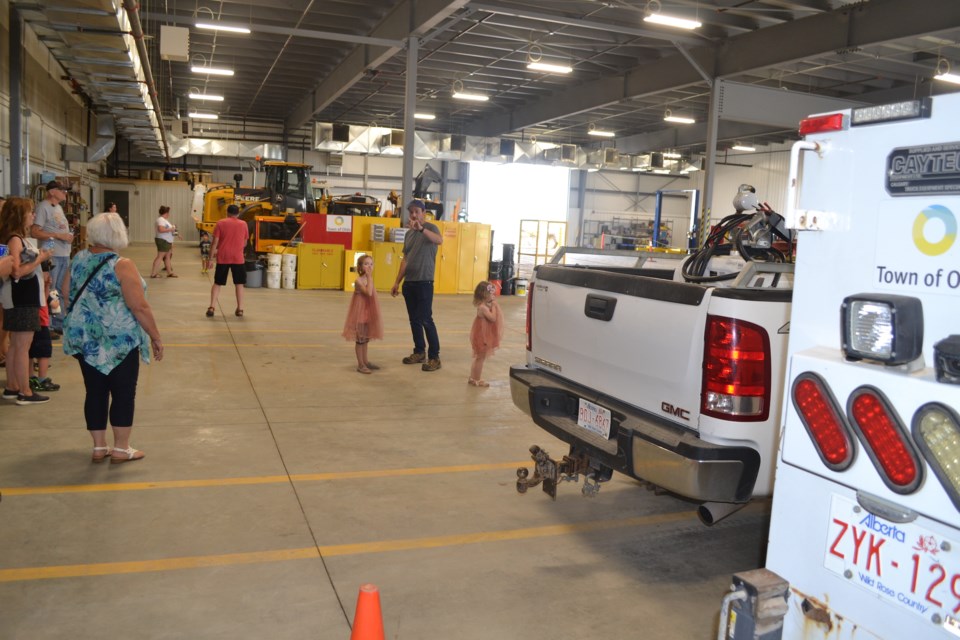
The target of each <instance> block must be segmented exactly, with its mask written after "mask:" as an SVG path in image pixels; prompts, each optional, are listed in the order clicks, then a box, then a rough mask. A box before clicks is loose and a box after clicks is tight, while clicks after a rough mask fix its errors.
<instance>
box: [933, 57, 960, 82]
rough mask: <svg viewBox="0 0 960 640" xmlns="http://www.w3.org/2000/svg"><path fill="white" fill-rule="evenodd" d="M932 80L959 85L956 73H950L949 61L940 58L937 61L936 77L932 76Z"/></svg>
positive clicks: (958, 76)
mask: <svg viewBox="0 0 960 640" xmlns="http://www.w3.org/2000/svg"><path fill="white" fill-rule="evenodd" d="M933 79H934V80H942V81H944V82H952V83H954V84H960V75H958V74H956V73H950V61H949V60H947V59H945V58H940V59H939V60H937V71H936V75H935V76H933Z"/></svg>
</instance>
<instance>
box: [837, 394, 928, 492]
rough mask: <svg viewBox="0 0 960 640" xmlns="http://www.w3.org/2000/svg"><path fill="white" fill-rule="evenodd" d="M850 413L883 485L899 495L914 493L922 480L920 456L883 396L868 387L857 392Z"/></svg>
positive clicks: (851, 402) (850, 400)
mask: <svg viewBox="0 0 960 640" xmlns="http://www.w3.org/2000/svg"><path fill="white" fill-rule="evenodd" d="M847 413H848V414H849V416H850V420H851V422H852V423H853V426H854V428H855V429H856V430H857V435H858V436H859V437H860V440H861V442H863V445H864V448H865V449H866V451H867V454H868V455H869V456H870V459H871V460H873V464H874V466H875V467H876V468H877V471H878V472H879V473H880V477H881V478H882V479H883V482H884V483H885V484H886V485H887V486H888V487H889V488H890V490H891V491H895V492H897V493H911V492H912V491H914V490H915V489H916V488H917V487H918V486H919V485H920V481H921V480H922V478H923V468H922V467H921V466H920V456H919V454H918V453H917V452H916V450H915V449H914V447H913V444H912V443H911V441H910V440H909V438H908V436H907V434H906V431H905V430H904V428H903V426H902V425H901V424H900V419H899V418H898V417H897V414H896V413H895V412H894V411H893V410H892V409H891V408H890V403H889V402H887V399H886V398H885V397H884V396H883V394H882V393H880V391H879V390H877V389H875V388H873V387H869V386H864V387H860V388H858V389H856V390H855V391H854V392H853V393H852V394H850V399H849V400H848V402H847Z"/></svg>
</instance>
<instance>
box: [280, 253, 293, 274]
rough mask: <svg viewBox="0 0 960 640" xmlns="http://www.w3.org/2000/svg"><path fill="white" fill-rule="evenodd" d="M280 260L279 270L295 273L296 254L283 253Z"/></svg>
mask: <svg viewBox="0 0 960 640" xmlns="http://www.w3.org/2000/svg"><path fill="white" fill-rule="evenodd" d="M280 257H281V258H282V260H281V269H280V270H281V271H283V272H287V271H289V272H291V273H296V271H297V255H296V254H295V253H285V254H283V255H282V256H280Z"/></svg>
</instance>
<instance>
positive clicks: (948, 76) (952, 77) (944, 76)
mask: <svg viewBox="0 0 960 640" xmlns="http://www.w3.org/2000/svg"><path fill="white" fill-rule="evenodd" d="M933 79H934V80H943V81H944V82H953V83H954V84H960V75H957V74H956V73H938V74H937V75H935V76H933Z"/></svg>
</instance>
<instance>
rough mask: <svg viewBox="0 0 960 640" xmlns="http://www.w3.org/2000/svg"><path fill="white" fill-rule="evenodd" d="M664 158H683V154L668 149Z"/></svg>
mask: <svg viewBox="0 0 960 640" xmlns="http://www.w3.org/2000/svg"><path fill="white" fill-rule="evenodd" d="M663 157H664V158H682V157H683V156H682V155H680V154H679V153H676V152H673V151H667V152H666V153H664V154H663Z"/></svg>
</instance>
